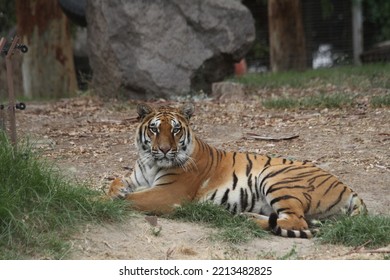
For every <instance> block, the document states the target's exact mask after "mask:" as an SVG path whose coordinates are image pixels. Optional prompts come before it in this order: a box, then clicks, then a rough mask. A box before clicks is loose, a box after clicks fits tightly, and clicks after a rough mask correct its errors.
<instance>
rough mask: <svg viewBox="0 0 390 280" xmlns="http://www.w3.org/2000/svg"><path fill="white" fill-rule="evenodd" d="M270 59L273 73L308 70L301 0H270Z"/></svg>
mask: <svg viewBox="0 0 390 280" xmlns="http://www.w3.org/2000/svg"><path fill="white" fill-rule="evenodd" d="M268 22H269V34H270V35H269V36H270V38H269V39H270V59H271V69H272V71H273V72H278V71H287V70H303V69H305V68H306V63H307V62H306V45H305V32H304V28H303V23H302V7H301V1H300V0H268Z"/></svg>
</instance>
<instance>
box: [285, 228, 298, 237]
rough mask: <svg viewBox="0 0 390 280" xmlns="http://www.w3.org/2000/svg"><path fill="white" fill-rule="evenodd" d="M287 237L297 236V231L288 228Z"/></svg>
mask: <svg viewBox="0 0 390 280" xmlns="http://www.w3.org/2000/svg"><path fill="white" fill-rule="evenodd" d="M287 237H296V236H295V232H294V231H293V230H289V229H288V230H287Z"/></svg>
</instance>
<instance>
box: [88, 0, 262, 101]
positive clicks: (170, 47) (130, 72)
mask: <svg viewBox="0 0 390 280" xmlns="http://www.w3.org/2000/svg"><path fill="white" fill-rule="evenodd" d="M87 22H88V44H89V58H90V64H91V67H92V70H93V80H92V86H93V88H94V89H95V90H96V91H97V93H98V94H100V95H104V96H118V95H121V96H127V97H130V98H136V99H149V98H158V97H162V98H171V97H172V96H177V95H183V94H188V93H189V92H191V91H198V90H200V89H202V90H204V91H205V92H209V91H210V89H211V83H213V82H216V81H220V80H222V79H223V78H225V77H226V76H227V75H229V74H231V73H232V72H233V63H234V62H236V61H238V60H239V59H241V58H242V57H243V56H244V55H245V53H246V52H247V51H248V50H249V48H250V47H251V44H252V42H253V41H254V39H255V29H254V22H253V18H252V15H251V14H250V12H249V10H248V9H247V8H246V7H245V6H243V5H242V4H241V2H240V1H237V0H132V1H127V0H110V1H104V0H88V3H87Z"/></svg>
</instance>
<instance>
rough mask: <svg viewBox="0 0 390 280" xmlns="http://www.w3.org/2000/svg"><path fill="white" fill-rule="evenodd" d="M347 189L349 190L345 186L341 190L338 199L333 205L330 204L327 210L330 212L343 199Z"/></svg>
mask: <svg viewBox="0 0 390 280" xmlns="http://www.w3.org/2000/svg"><path fill="white" fill-rule="evenodd" d="M346 190H347V187H346V186H344V189H343V190H342V191H341V192H340V194H339V197H338V198H337V200H336V201H335V202H334V203H333V204H332V205H330V206H329V207H328V208H327V209H326V211H325V212H328V211H329V210H330V209H332V208H333V207H334V206H336V205H337V204H338V203H339V202H340V201H341V199H342V198H343V195H344V193H345V191H346Z"/></svg>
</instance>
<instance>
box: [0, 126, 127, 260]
mask: <svg viewBox="0 0 390 280" xmlns="http://www.w3.org/2000/svg"><path fill="white" fill-rule="evenodd" d="M125 213H126V210H125V204H124V203H122V202H112V201H110V200H104V199H101V193H99V192H97V191H93V190H91V189H90V188H88V187H87V186H83V185H76V184H74V183H71V182H70V181H68V180H67V179H65V178H64V177H63V176H61V174H60V173H59V172H58V170H56V169H55V168H54V167H53V166H52V165H51V164H50V163H48V162H44V161H43V160H41V159H39V158H38V157H37V155H36V154H34V153H33V152H32V151H31V149H30V148H29V147H28V146H27V145H19V146H18V151H17V152H15V151H14V149H13V148H12V146H11V145H10V143H9V142H8V140H7V137H6V136H5V135H4V133H1V132H0V259H7V258H36V257H38V258H41V257H44V258H56V259H58V258H62V257H63V256H64V255H66V253H67V252H68V250H69V244H68V243H66V242H65V241H63V240H64V239H65V238H66V237H68V236H69V234H71V233H72V232H73V231H74V230H75V229H76V228H77V226H78V225H79V224H80V223H82V222H86V221H104V220H115V219H120V218H121V217H123V216H124V214H125Z"/></svg>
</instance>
